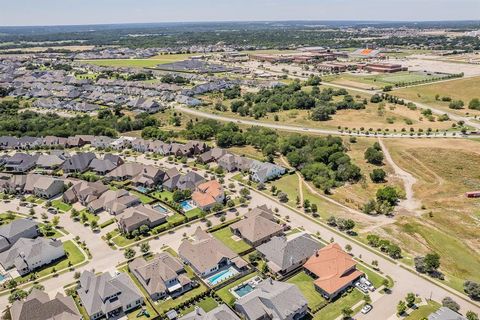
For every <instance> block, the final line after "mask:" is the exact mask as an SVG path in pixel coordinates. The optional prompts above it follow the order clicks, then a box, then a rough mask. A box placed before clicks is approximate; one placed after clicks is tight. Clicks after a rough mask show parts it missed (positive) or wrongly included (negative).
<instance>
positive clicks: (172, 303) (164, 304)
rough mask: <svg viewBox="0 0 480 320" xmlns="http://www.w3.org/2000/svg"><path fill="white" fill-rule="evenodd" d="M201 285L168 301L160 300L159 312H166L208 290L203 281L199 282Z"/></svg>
mask: <svg viewBox="0 0 480 320" xmlns="http://www.w3.org/2000/svg"><path fill="white" fill-rule="evenodd" d="M199 284H200V285H199V286H198V287H196V288H195V289H192V290H190V291H188V292H186V293H184V294H183V295H181V296H179V297H176V298H175V299H168V300H166V301H159V302H157V306H156V309H157V311H158V312H159V313H164V312H166V311H168V310H170V309H172V308H174V307H176V306H178V305H179V304H180V303H183V302H184V301H187V300H190V299H191V298H193V297H196V296H198V295H200V294H202V293H204V292H205V291H207V290H208V288H207V287H206V286H205V285H204V284H202V283H199Z"/></svg>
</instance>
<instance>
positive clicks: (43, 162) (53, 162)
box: [37, 154, 65, 170]
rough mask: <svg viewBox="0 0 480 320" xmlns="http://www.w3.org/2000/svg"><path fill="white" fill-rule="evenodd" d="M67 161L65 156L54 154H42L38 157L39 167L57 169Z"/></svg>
mask: <svg viewBox="0 0 480 320" xmlns="http://www.w3.org/2000/svg"><path fill="white" fill-rule="evenodd" d="M64 162H65V158H62V157H59V156H57V155H54V154H42V155H40V156H39V157H38V159H37V168H41V169H45V170H56V169H58V168H59V167H60V166H61V165H62V164H63V163H64Z"/></svg>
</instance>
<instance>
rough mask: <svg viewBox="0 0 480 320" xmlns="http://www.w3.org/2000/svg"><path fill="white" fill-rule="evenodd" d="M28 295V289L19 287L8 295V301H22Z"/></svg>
mask: <svg viewBox="0 0 480 320" xmlns="http://www.w3.org/2000/svg"><path fill="white" fill-rule="evenodd" d="M27 296H28V293H27V291H25V290H21V289H17V290H15V291H13V292H12V294H11V295H10V296H9V297H8V302H10V303H14V302H15V301H20V300H23V299H25V298H26V297H27Z"/></svg>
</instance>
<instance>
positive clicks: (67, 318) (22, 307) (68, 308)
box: [10, 289, 82, 320]
mask: <svg viewBox="0 0 480 320" xmlns="http://www.w3.org/2000/svg"><path fill="white" fill-rule="evenodd" d="M10 315H11V317H12V320H47V319H52V320H62V319H64V320H82V316H81V315H80V312H79V311H78V309H77V306H76V305H75V301H74V300H73V298H72V297H69V296H64V295H63V294H61V293H57V295H56V296H55V298H53V299H50V297H49V296H48V293H45V292H43V291H41V290H38V289H33V290H32V292H31V293H30V294H29V295H28V296H27V298H25V300H20V301H18V300H17V301H15V302H13V303H12V306H11V307H10Z"/></svg>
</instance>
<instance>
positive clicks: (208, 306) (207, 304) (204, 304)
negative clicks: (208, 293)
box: [181, 297, 218, 315]
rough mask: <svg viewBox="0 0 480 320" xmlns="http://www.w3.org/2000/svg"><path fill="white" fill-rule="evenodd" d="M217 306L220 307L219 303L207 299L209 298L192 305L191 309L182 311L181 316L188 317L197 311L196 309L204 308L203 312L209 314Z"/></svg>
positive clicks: (209, 298) (210, 298)
mask: <svg viewBox="0 0 480 320" xmlns="http://www.w3.org/2000/svg"><path fill="white" fill-rule="evenodd" d="M217 306H218V303H217V301H215V299H213V298H212V297H207V298H205V299H203V300H201V301H199V302H197V303H195V304H193V305H191V306H190V307H188V308H186V309H184V310H182V311H181V314H182V315H187V314H189V313H190V312H193V311H195V307H199V308H202V309H203V311H205V312H209V311H211V310H213V309H215V308H216V307H217Z"/></svg>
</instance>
